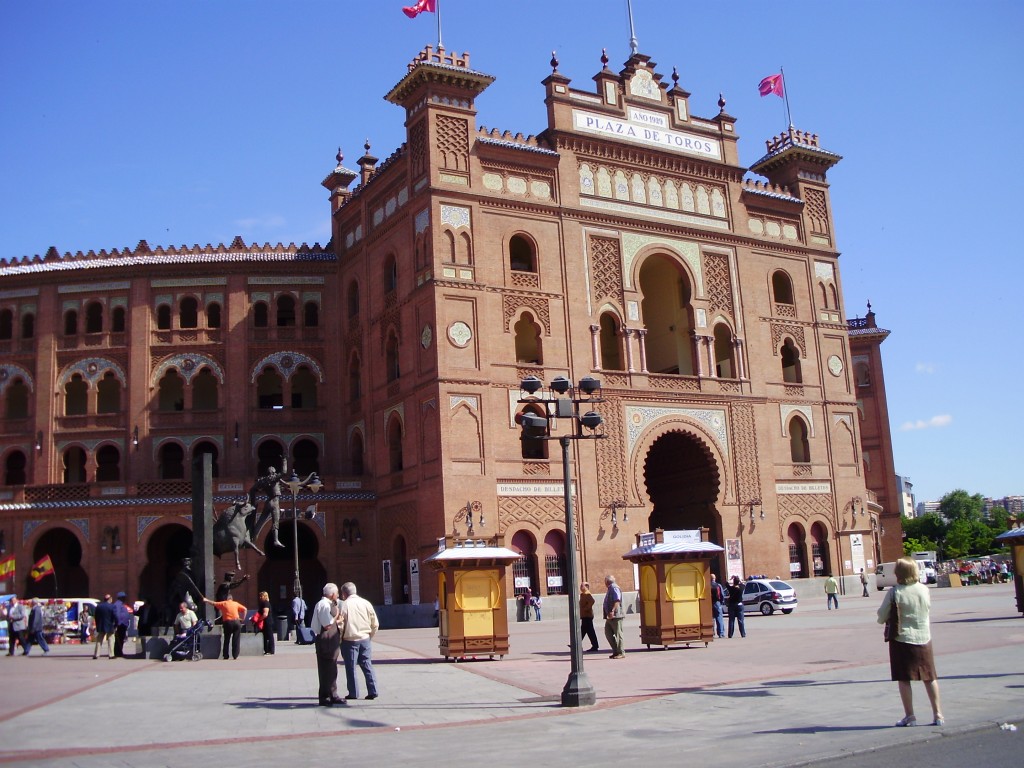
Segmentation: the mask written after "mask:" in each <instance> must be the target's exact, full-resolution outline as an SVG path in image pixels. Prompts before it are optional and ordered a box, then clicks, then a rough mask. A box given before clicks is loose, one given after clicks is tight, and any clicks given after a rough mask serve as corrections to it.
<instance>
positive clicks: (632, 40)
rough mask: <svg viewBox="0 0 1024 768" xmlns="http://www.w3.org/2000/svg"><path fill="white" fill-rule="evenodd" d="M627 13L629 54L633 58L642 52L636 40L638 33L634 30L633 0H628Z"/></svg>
mask: <svg viewBox="0 0 1024 768" xmlns="http://www.w3.org/2000/svg"><path fill="white" fill-rule="evenodd" d="M626 13H627V14H628V15H629V53H630V55H631V56H636V54H637V53H638V52H639V51H640V44H639V43H638V42H637V39H636V31H635V30H634V28H633V3H632V1H631V0H626Z"/></svg>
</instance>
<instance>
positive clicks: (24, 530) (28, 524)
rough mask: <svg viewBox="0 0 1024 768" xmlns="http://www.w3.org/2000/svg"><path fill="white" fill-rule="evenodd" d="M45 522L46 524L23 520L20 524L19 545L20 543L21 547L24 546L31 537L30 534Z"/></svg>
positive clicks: (38, 521) (39, 521)
mask: <svg viewBox="0 0 1024 768" xmlns="http://www.w3.org/2000/svg"><path fill="white" fill-rule="evenodd" d="M45 522H46V521H45V520H25V521H24V522H22V524H21V543H22V546H24V544H25V543H26V542H27V541H28V540H29V537H31V536H32V532H33V531H34V530H35V529H36V528H38V527H39V526H40V525H43V524H44V523H45Z"/></svg>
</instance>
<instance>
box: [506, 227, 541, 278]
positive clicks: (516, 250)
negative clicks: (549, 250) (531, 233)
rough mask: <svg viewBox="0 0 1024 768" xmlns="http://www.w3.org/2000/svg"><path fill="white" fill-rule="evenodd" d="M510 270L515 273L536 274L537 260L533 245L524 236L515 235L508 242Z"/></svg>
mask: <svg viewBox="0 0 1024 768" xmlns="http://www.w3.org/2000/svg"><path fill="white" fill-rule="evenodd" d="M508 268H509V269H510V270H511V271H513V272H536V271H537V260H536V258H535V256H534V252H533V244H532V243H530V241H529V240H527V239H526V238H525V237H523V236H522V235H513V236H512V237H511V238H509V241H508Z"/></svg>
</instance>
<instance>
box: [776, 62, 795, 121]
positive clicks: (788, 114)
mask: <svg viewBox="0 0 1024 768" xmlns="http://www.w3.org/2000/svg"><path fill="white" fill-rule="evenodd" d="M779 74H781V75H782V94H783V96H785V98H786V119H787V120H788V121H789V127H790V128H792V127H793V114H792V113H791V112H790V111H789V86H788V85H786V70H784V69H783V68H782V67H781V66H780V67H779Z"/></svg>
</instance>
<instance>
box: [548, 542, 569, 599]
mask: <svg viewBox="0 0 1024 768" xmlns="http://www.w3.org/2000/svg"><path fill="white" fill-rule="evenodd" d="M567 562H568V560H567V558H566V555H565V534H564V533H562V532H561V531H548V533H547V535H546V536H544V593H545V594H548V595H564V594H566V590H567V589H568V587H569V574H568V573H567V572H566V563H567Z"/></svg>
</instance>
